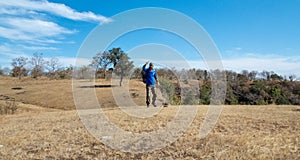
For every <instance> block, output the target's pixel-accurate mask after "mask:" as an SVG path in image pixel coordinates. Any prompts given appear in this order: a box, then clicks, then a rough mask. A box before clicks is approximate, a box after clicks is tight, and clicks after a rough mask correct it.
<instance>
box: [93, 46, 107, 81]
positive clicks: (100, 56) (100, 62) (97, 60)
mask: <svg viewBox="0 0 300 160" xmlns="http://www.w3.org/2000/svg"><path fill="white" fill-rule="evenodd" d="M109 57H110V55H109V53H107V52H105V51H104V52H99V53H97V54H96V55H95V56H94V57H93V60H92V63H91V66H92V67H94V68H95V70H96V74H97V73H99V72H101V71H102V72H103V77H104V78H105V77H106V68H107V66H108V65H109V63H111V60H110V59H109ZM96 77H98V76H97V75H96Z"/></svg>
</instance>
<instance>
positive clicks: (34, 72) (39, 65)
mask: <svg viewBox="0 0 300 160" xmlns="http://www.w3.org/2000/svg"><path fill="white" fill-rule="evenodd" d="M30 64H31V65H32V69H31V76H32V77H33V78H37V77H39V76H42V74H43V70H44V65H45V60H44V58H43V53H34V54H33V57H32V58H31V60H30Z"/></svg>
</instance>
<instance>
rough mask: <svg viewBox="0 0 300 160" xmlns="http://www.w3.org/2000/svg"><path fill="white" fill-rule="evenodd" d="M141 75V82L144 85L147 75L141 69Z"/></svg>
mask: <svg viewBox="0 0 300 160" xmlns="http://www.w3.org/2000/svg"><path fill="white" fill-rule="evenodd" d="M141 74H142V78H143V82H144V83H146V79H147V74H146V72H145V71H144V70H143V69H142V71H141Z"/></svg>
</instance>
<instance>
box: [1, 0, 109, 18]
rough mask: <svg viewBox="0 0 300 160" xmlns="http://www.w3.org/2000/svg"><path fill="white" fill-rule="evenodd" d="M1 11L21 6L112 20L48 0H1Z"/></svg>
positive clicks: (66, 16) (57, 13)
mask: <svg viewBox="0 0 300 160" xmlns="http://www.w3.org/2000/svg"><path fill="white" fill-rule="evenodd" d="M0 6H1V7H0V8H1V9H0V13H1V11H2V13H6V14H14V13H15V12H14V10H15V8H21V9H24V10H29V11H39V12H48V13H50V14H53V15H57V16H60V17H64V18H68V19H71V20H80V21H94V22H100V23H107V22H111V21H112V20H111V19H110V18H107V17H105V16H102V15H98V14H94V13H93V12H90V11H88V12H78V11H76V10H74V9H72V8H70V7H68V6H66V5H65V4H61V3H52V2H48V1H47V0H42V1H33V0H13V1H8V0H0Z"/></svg>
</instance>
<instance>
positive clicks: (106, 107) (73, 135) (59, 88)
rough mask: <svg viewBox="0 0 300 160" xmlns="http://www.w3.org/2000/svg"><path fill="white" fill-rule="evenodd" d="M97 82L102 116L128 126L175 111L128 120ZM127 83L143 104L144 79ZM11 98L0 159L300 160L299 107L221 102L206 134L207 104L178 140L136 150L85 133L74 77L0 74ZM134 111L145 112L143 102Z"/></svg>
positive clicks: (155, 121)
mask: <svg viewBox="0 0 300 160" xmlns="http://www.w3.org/2000/svg"><path fill="white" fill-rule="evenodd" d="M96 84H97V87H96V88H95V90H96V93H97V98H98V100H99V102H100V104H101V106H102V107H103V111H104V114H105V115H106V116H107V117H108V118H109V120H110V121H111V122H113V123H115V124H116V125H117V126H119V127H120V128H122V129H124V130H127V131H131V132H137V133H139V132H151V131H155V130H157V129H160V128H163V127H165V126H166V125H167V124H168V122H169V121H170V120H171V119H172V118H173V117H174V116H175V115H176V112H177V111H178V108H179V107H178V106H169V107H165V108H162V109H161V110H160V111H159V113H158V114H156V115H155V116H153V117H150V118H137V117H132V116H129V115H126V114H124V112H121V111H120V110H119V109H118V108H117V107H115V106H116V104H115V102H114V99H113V98H112V92H111V90H112V88H111V87H110V86H109V84H110V83H109V81H104V80H101V81H97V82H96ZM129 86H130V93H134V94H132V95H134V96H133V101H134V102H135V103H137V104H138V105H143V103H144V99H145V96H144V88H143V84H142V83H141V82H138V81H135V80H133V81H132V82H130V85H129ZM86 87H88V86H86ZM113 87H114V86H113ZM6 97H8V98H6ZM9 98H14V99H16V104H17V107H18V109H17V111H16V113H15V114H8V115H7V114H3V115H0V159H5V160H7V159H300V140H299V138H300V120H299V117H300V106H275V105H270V106H225V107H224V109H223V111H222V114H221V115H220V117H219V119H218V122H217V124H216V125H215V126H214V128H213V130H212V131H211V132H210V133H209V134H208V136H206V137H205V138H203V139H199V138H198V133H199V130H200V127H201V124H202V123H203V120H204V118H205V114H206V111H207V110H208V107H209V106H198V112H197V113H196V117H195V119H194V120H193V122H192V123H191V125H190V127H189V129H188V130H187V131H186V132H185V133H184V134H183V135H182V136H181V137H180V138H179V139H178V140H177V141H175V142H173V143H171V144H169V145H168V146H166V147H165V148H162V149H159V150H155V151H151V152H146V153H137V154H134V153H129V152H122V151H118V150H114V149H112V148H110V147H108V146H106V145H105V144H103V143H102V142H101V141H98V140H97V139H96V138H94V137H93V136H92V135H91V134H90V133H89V132H88V131H87V130H86V128H85V126H84V125H83V124H82V122H81V120H80V118H79V116H78V114H77V111H76V110H75V105H74V102H73V95H72V83H71V80H47V79H46V78H41V79H38V80H32V79H29V78H28V79H23V80H21V81H19V80H17V79H14V78H10V77H0V99H1V100H0V101H1V103H3V102H4V101H7V100H8V99H9ZM185 107H188V106H185ZM139 109H141V110H142V111H145V112H147V108H145V107H144V106H140V108H139Z"/></svg>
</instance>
